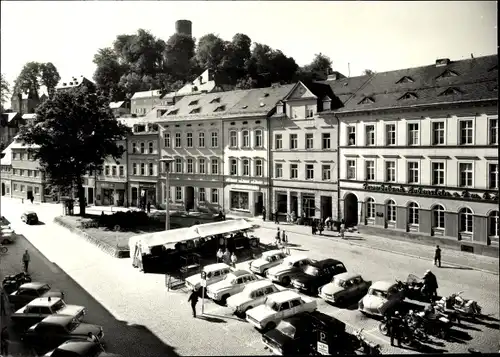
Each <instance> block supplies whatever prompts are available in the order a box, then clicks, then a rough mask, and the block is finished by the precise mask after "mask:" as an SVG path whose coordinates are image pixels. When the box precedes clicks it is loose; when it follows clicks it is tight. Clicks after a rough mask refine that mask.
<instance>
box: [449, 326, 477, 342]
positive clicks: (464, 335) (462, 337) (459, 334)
mask: <svg viewBox="0 0 500 357" xmlns="http://www.w3.org/2000/svg"><path fill="white" fill-rule="evenodd" d="M470 340H472V336H471V335H470V334H469V333H468V332H465V331H461V330H457V329H455V328H452V329H450V333H449V336H448V341H450V342H456V343H466V341H470Z"/></svg>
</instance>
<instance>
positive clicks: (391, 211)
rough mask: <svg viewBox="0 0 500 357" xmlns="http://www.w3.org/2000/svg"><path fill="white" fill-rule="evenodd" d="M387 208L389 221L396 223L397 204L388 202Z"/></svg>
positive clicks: (391, 201)
mask: <svg viewBox="0 0 500 357" xmlns="http://www.w3.org/2000/svg"><path fill="white" fill-rule="evenodd" d="M386 208H387V212H386V216H387V221H388V222H396V202H394V201H393V200H389V201H387V204H386Z"/></svg>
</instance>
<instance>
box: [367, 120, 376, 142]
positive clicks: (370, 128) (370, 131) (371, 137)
mask: <svg viewBox="0 0 500 357" xmlns="http://www.w3.org/2000/svg"><path fill="white" fill-rule="evenodd" d="M366 145H367V146H373V145H375V125H367V126H366Z"/></svg>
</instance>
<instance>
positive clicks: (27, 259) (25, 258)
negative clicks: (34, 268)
mask: <svg viewBox="0 0 500 357" xmlns="http://www.w3.org/2000/svg"><path fill="white" fill-rule="evenodd" d="M23 264H24V271H25V272H26V273H27V272H28V266H29V264H30V255H29V253H28V249H26V251H25V252H24V254H23Z"/></svg>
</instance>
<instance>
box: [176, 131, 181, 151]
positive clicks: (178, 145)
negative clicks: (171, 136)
mask: <svg viewBox="0 0 500 357" xmlns="http://www.w3.org/2000/svg"><path fill="white" fill-rule="evenodd" d="M181 145H182V140H181V133H175V147H176V148H180V147H181Z"/></svg>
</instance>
